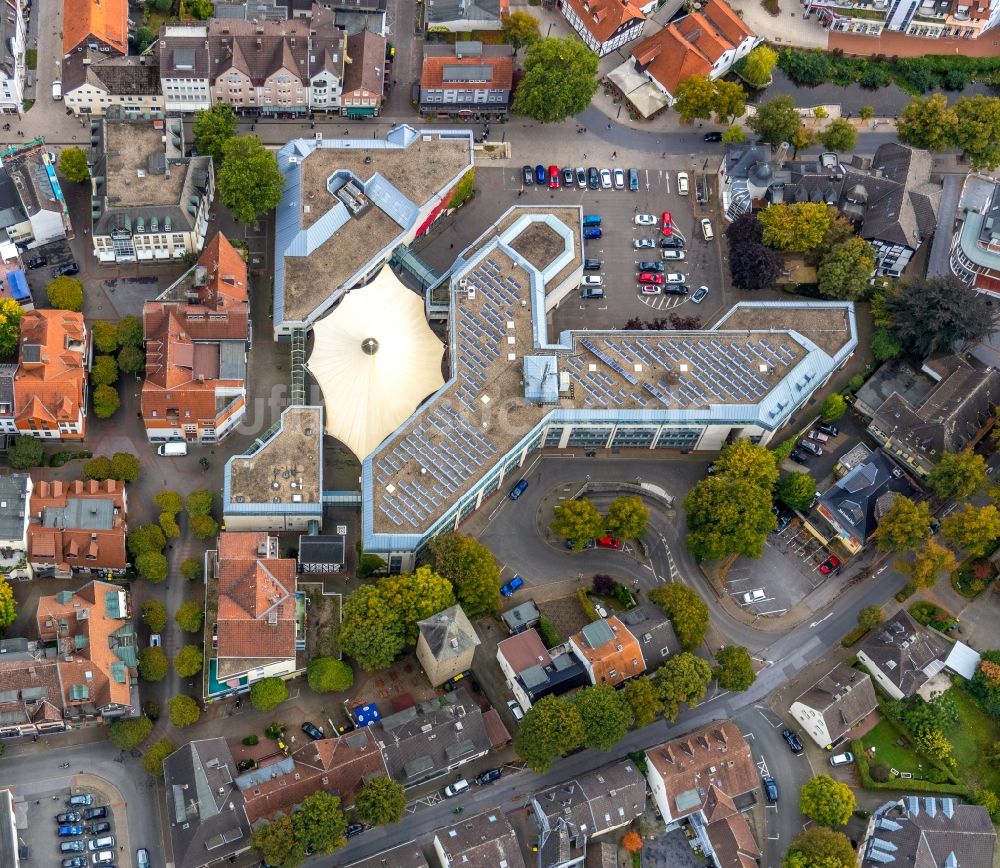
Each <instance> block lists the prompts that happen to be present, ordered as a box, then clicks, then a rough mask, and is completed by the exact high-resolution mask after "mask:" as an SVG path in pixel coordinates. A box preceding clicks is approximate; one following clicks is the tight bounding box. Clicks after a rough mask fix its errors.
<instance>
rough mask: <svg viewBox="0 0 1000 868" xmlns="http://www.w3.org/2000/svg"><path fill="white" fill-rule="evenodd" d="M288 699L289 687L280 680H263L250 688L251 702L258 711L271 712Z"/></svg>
mask: <svg viewBox="0 0 1000 868" xmlns="http://www.w3.org/2000/svg"><path fill="white" fill-rule="evenodd" d="M286 699H288V686H287V685H286V684H285V682H284V681H282V680H281V679H280V678H262V679H261V680H260V681H258V682H256V683H255V684H254V685H253V687H251V688H250V702H251V703H252V704H253V707H254V708H256V709H257V711H270V710H271V709H272V708H274V707H275V706H276V705H280V704H281V703H282V702H284V701H285V700H286Z"/></svg>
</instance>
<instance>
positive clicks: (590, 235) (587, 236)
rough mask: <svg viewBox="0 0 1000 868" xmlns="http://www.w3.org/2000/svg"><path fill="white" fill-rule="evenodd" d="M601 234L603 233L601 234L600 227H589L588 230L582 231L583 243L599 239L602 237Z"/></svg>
mask: <svg viewBox="0 0 1000 868" xmlns="http://www.w3.org/2000/svg"><path fill="white" fill-rule="evenodd" d="M603 234H604V233H603V232H601V227H600V226H593V227H591V228H589V229H584V230H583V240H584V241H591V240H592V239H594V238H600V237H601V235H603Z"/></svg>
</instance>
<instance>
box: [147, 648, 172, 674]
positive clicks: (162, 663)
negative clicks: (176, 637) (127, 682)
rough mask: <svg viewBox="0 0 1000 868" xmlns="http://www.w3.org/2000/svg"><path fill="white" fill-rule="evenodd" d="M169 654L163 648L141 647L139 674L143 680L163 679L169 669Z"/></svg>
mask: <svg viewBox="0 0 1000 868" xmlns="http://www.w3.org/2000/svg"><path fill="white" fill-rule="evenodd" d="M169 668H170V667H169V664H168V662H167V655H166V653H165V652H164V650H163V649H162V648H154V647H149V648H140V649H139V675H140V676H141V677H142V679H143V681H162V680H163V679H164V678H166V677H167V670H168V669H169Z"/></svg>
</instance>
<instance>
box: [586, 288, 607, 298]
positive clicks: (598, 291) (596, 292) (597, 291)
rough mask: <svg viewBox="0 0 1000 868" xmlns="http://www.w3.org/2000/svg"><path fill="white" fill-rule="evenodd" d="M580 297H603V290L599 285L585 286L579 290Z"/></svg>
mask: <svg viewBox="0 0 1000 868" xmlns="http://www.w3.org/2000/svg"><path fill="white" fill-rule="evenodd" d="M580 298H604V290H603V289H602V288H601V287H599V286H585V287H583V289H581V290H580Z"/></svg>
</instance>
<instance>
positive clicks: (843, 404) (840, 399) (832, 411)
mask: <svg viewBox="0 0 1000 868" xmlns="http://www.w3.org/2000/svg"><path fill="white" fill-rule="evenodd" d="M846 412H847V401H846V400H845V399H844V396H843V395H841V394H840V393H839V392H832V393H831V394H829V395H827V396H826V398H824V399H823V403H822V404H820V405H819V415H820V416H821V417H822V419H823V421H824V422H835V421H836V420H837V419H839V418H840V417H841V416H843V415H844V414H845V413H846Z"/></svg>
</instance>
